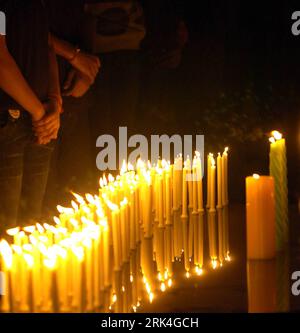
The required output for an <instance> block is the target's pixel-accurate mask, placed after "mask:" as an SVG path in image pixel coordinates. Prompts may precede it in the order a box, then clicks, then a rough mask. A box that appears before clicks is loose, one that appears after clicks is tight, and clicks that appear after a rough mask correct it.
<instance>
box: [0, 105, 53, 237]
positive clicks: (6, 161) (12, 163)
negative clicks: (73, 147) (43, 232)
mask: <svg viewBox="0 0 300 333" xmlns="http://www.w3.org/2000/svg"><path fill="white" fill-rule="evenodd" d="M52 150H53V149H52V144H51V143H50V144H49V145H47V146H41V145H37V144H36V143H34V137H33V133H32V130H31V120H30V118H29V116H28V115H27V114H26V113H25V112H23V113H22V114H21V117H20V118H19V119H17V120H14V119H13V118H11V117H10V116H9V115H7V112H3V111H2V112H0V232H1V233H3V232H4V231H5V230H6V229H7V228H11V227H14V226H16V225H23V224H27V223H29V221H31V220H33V219H34V220H37V219H40V218H41V212H42V203H43V198H44V194H45V188H46V184H47V178H48V172H49V163H50V158H51V154H52Z"/></svg>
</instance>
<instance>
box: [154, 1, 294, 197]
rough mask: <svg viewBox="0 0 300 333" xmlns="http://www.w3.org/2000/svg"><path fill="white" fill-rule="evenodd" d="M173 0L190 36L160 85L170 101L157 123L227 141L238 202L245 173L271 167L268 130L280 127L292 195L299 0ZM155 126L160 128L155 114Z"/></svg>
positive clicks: (210, 142) (217, 144) (216, 145)
mask: <svg viewBox="0 0 300 333" xmlns="http://www.w3.org/2000/svg"><path fill="white" fill-rule="evenodd" d="M174 3H175V4H176V7H177V10H178V11H179V12H180V14H181V15H182V16H183V18H184V20H185V22H186V23H187V26H188V29H189V34H190V39H189V43H188V45H187V46H186V48H185V51H184V55H183V61H182V64H181V66H180V67H179V68H178V69H177V70H176V71H174V72H172V73H170V80H169V82H168V87H167V90H166V92H165V93H166V95H168V94H169V95H168V98H167V99H168V101H169V102H167V103H166V104H167V105H165V107H164V109H163V110H164V114H163V116H161V119H160V120H159V123H160V125H159V127H160V130H161V131H167V132H169V131H170V130H171V131H172V132H170V133H169V134H172V133H173V134H174V133H176V131H178V132H179V133H182V134H192V133H193V134H204V135H205V143H206V146H205V148H206V153H207V152H208V150H212V151H213V152H214V153H217V152H218V150H222V149H223V147H224V146H225V145H229V146H230V149H231V155H230V159H231V165H230V178H231V186H230V190H231V199H232V201H240V202H243V200H244V177H245V176H247V175H250V174H253V173H254V172H257V173H261V174H263V173H264V174H266V173H268V151H269V143H268V133H269V132H270V131H271V130H273V129H278V130H280V131H282V132H283V133H284V135H285V137H286V138H287V144H288V150H289V151H288V163H289V182H290V197H291V200H292V201H295V200H296V198H297V197H298V195H299V191H298V184H297V182H298V180H299V160H298V156H299V149H300V147H299V146H300V142H299V130H300V121H299V102H300V99H299V97H300V94H299V88H300V75H299V59H300V36H298V37H296V36H293V35H292V32H291V26H292V23H293V21H292V20H291V15H292V13H293V12H294V11H296V10H299V8H300V5H299V4H297V2H296V1H238V0H231V1H214V0H207V1H192V0H190V1H186V0H176V1H174ZM170 125H171V126H170ZM153 126H154V128H155V127H156V128H157V126H158V125H157V122H155V121H154V122H153ZM152 129H153V127H152ZM175 130H176V131H175ZM178 132H177V133H178ZM297 179H298V180H297Z"/></svg>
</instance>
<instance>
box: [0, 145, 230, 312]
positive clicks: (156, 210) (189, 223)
mask: <svg viewBox="0 0 300 333" xmlns="http://www.w3.org/2000/svg"><path fill="white" fill-rule="evenodd" d="M227 153H228V148H225V150H224V153H223V155H221V154H218V161H217V163H216V160H215V158H214V155H213V154H209V165H208V167H209V171H208V175H209V176H208V177H210V178H209V179H208V180H209V188H208V191H209V196H208V197H209V204H210V206H209V211H208V212H207V214H208V216H207V217H208V222H209V248H210V254H209V255H210V257H211V263H212V266H213V268H214V269H215V268H216V267H217V265H218V260H220V263H222V261H223V260H224V261H223V263H225V261H229V260H230V257H229V252H228V246H229V245H228V237H227V236H226V232H228V230H227V231H226V228H225V227H223V225H226V223H227V222H226V215H224V217H223V210H224V209H225V207H226V205H227V203H228V202H227V201H226V195H225V194H226V191H225V190H226V186H227V185H226V184H227V183H226V181H225V179H224V177H223V175H225V173H224V172H223V167H224V168H225V169H224V170H227V169H226V168H227V157H228V156H227ZM182 166H184V167H183V168H182ZM203 170H204V166H203V165H202V161H201V156H200V153H199V152H195V155H194V157H193V158H188V157H187V159H186V160H184V158H183V157H182V155H179V156H178V157H177V158H176V159H175V161H174V164H171V162H170V161H167V160H159V161H158V162H157V163H156V164H155V165H151V163H150V162H144V161H142V160H139V161H138V162H137V164H136V166H135V167H134V166H133V165H131V164H127V163H126V162H125V161H124V162H123V165H122V169H121V172H120V174H119V175H118V176H116V177H114V176H112V175H108V176H105V175H103V176H102V178H101V179H100V181H99V185H100V189H99V193H98V195H92V194H84V195H80V194H77V193H74V192H72V195H73V197H74V198H73V200H72V201H71V202H70V207H63V206H61V205H58V206H57V211H58V216H54V217H53V218H52V223H51V221H50V222H49V221H47V222H46V223H45V222H44V221H41V222H40V221H39V222H36V223H35V224H34V225H29V226H25V227H23V228H19V227H17V228H12V229H9V230H7V232H6V233H7V237H8V238H9V240H8V241H6V240H1V241H0V255H1V259H2V261H3V265H2V266H1V267H4V270H5V273H6V274H8V273H11V274H12V275H13V279H11V283H12V285H11V286H10V287H11V288H16V289H15V290H16V293H15V294H14V295H13V297H16V298H18V302H16V304H17V308H15V309H14V311H18V312H28V311H29V307H30V304H35V305H34V306H35V308H34V312H39V311H43V312H52V311H61V312H73V311H75V312H80V311H87V312H89V311H98V309H99V308H100V306H104V310H105V312H109V311H114V312H115V311H116V312H119V311H120V312H126V311H133V312H136V311H137V309H138V308H139V307H140V306H141V301H142V300H143V294H144V292H146V295H147V297H146V299H148V301H149V302H150V303H152V302H153V300H154V294H155V295H157V296H159V294H160V293H164V292H166V290H167V288H171V287H172V286H173V282H174V281H175V278H176V277H175V272H174V262H175V261H176V262H178V265H180V263H181V262H182V268H183V269H184V270H185V276H186V278H187V279H189V278H190V277H191V274H192V273H191V272H195V274H196V275H197V276H201V275H202V274H203V265H204V258H205V253H204V252H205V248H206V246H204V242H205V237H204V230H205V228H204V221H206V219H205V215H206V211H205V209H204V203H203V194H204V193H203V183H202V181H203V178H204V176H205V175H204V172H203ZM216 172H220V175H219V178H218V187H219V188H218V192H217V191H216V188H217V182H216V180H217V179H216V175H217V174H216ZM222 191H224V193H225V194H224V193H223V192H222ZM223 194H224V195H225V196H224V195H223ZM217 196H218V204H217V203H216V199H217ZM223 196H224V198H225V199H224V200H223ZM221 199H222V200H221ZM216 208H217V209H218V214H219V213H222V215H220V214H219V215H220V216H218V219H220V221H221V222H222V224H221V226H222V227H219V228H218V226H217V223H216V220H215V219H216V218H217V216H216ZM217 237H220V238H221V239H222V240H223V239H224V241H222V242H220V243H219V244H218V242H217V241H216V240H217ZM226 241H227V242H226ZM218 247H219V248H218ZM219 256H220V258H219ZM176 265H177V264H176ZM17 282H18V283H17ZM29 287H30V288H29ZM29 289H30V290H31V289H32V290H33V292H32V294H30V296H29V291H28V290H29ZM84 292H85V293H86V296H84V295H83V293H84ZM156 293H157V294H156ZM83 297H86V304H84V305H83ZM155 297H156V296H155ZM29 298H34V299H29ZM123 302H124V305H122V304H123ZM6 307H7V305H6Z"/></svg>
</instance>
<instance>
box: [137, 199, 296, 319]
mask: <svg viewBox="0 0 300 333" xmlns="http://www.w3.org/2000/svg"><path fill="white" fill-rule="evenodd" d="M299 222H300V221H299V218H297V212H296V209H295V208H293V207H292V208H291V250H290V252H289V255H288V256H286V257H285V264H282V263H281V262H278V258H277V266H276V264H275V266H274V267H277V272H278V273H277V277H276V274H270V269H271V272H272V267H273V266H272V263H271V266H270V263H266V266H267V271H265V270H264V263H263V264H262V265H263V266H262V269H261V270H260V271H258V276H260V278H259V279H260V280H259V281H260V285H258V284H255V286H256V287H257V288H260V290H259V295H260V296H262V297H261V301H258V302H259V303H260V302H261V303H264V302H265V301H266V299H267V305H266V304H258V305H257V306H258V307H259V306H260V305H261V306H267V307H268V306H269V304H268V303H269V302H268V297H269V296H270V295H271V296H272V293H274V294H275V293H278V294H280V290H281V291H282V290H283V291H284V292H281V297H280V298H281V300H280V302H277V304H280V306H276V308H273V311H275V312H277V311H280V309H282V308H283V309H284V310H283V311H287V310H288V309H289V310H290V311H300V297H294V296H292V294H291V285H292V282H291V274H292V272H294V271H297V270H298V271H299V270H300V243H299V241H300V225H299V224H300V223H299ZM230 235H231V253H232V262H231V263H228V264H226V265H225V266H224V267H222V268H221V269H218V270H216V271H213V270H212V269H210V268H208V269H206V271H205V272H204V275H203V276H201V277H192V278H190V279H186V277H185V276H184V272H183V270H182V268H181V265H180V264H179V263H178V264H176V265H177V267H176V269H175V270H176V271H177V272H176V274H175V277H174V287H173V288H172V289H169V290H168V291H167V292H166V293H164V294H161V293H157V295H156V298H155V300H154V302H153V303H152V304H146V303H145V304H143V306H142V307H141V309H140V312H156V313H159V312H162V313H167V312H185V313H193V312H194V313H195V312H233V313H234V312H248V288H247V260H246V236H245V235H246V234H245V211H244V206H243V205H233V206H231V207H230ZM286 263H289V265H288V266H287V264H286ZM259 265H260V263H259ZM268 267H271V268H270V269H269V268H268ZM274 272H276V268H275V270H274ZM272 277H273V280H272ZM278 277H279V278H278ZM266 278H267V279H266ZM268 279H269V280H268ZM261 281H263V282H261ZM277 282H278V283H277ZM261 283H262V284H261ZM255 286H254V287H255ZM272 286H273V287H274V288H273V287H272ZM252 288H253V286H252ZM252 290H253V289H252ZM264 293H265V295H266V297H264ZM270 293H271V294H270ZM282 304H284V305H282Z"/></svg>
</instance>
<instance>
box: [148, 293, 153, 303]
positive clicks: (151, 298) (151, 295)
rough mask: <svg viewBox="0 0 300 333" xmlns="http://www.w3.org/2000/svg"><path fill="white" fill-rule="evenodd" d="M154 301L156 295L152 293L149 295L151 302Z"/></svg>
mask: <svg viewBox="0 0 300 333" xmlns="http://www.w3.org/2000/svg"><path fill="white" fill-rule="evenodd" d="M153 300H154V294H153V293H150V294H149V302H150V303H152V302H153Z"/></svg>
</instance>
